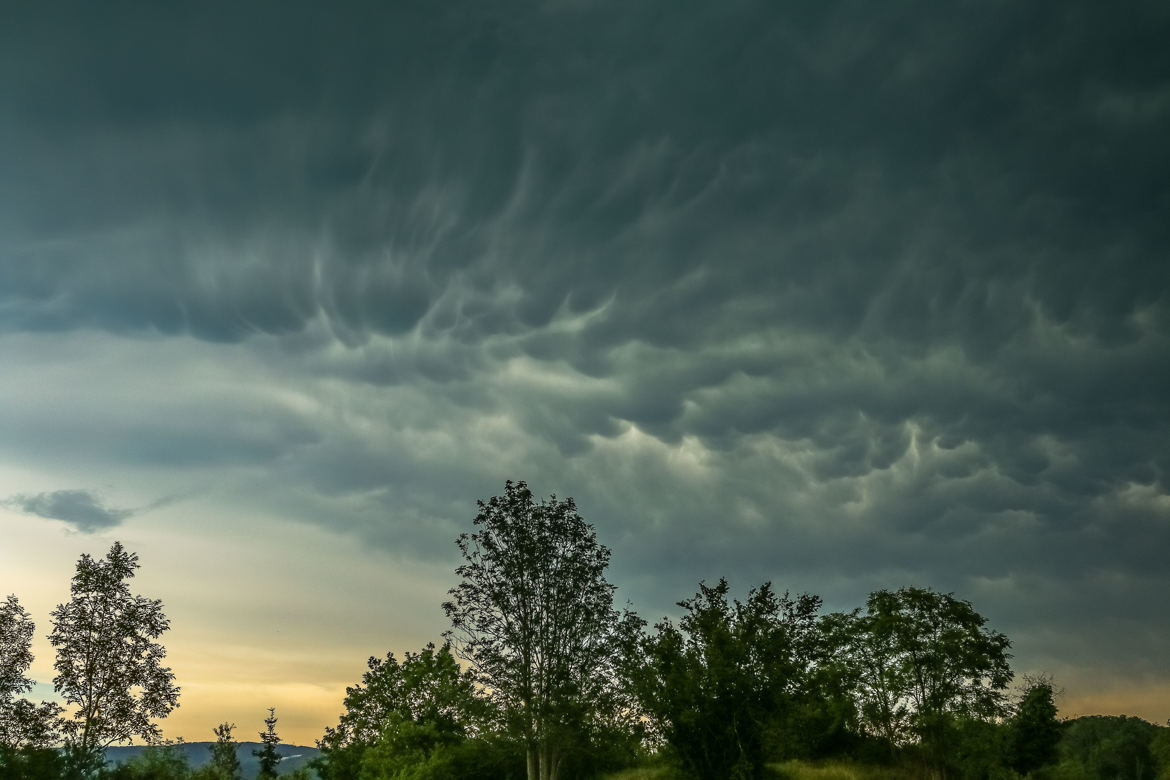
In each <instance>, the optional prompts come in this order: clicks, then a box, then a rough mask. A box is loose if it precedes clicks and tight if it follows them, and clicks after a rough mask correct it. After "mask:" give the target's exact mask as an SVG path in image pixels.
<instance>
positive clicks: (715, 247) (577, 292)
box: [0, 0, 1170, 719]
mask: <svg viewBox="0 0 1170 780" xmlns="http://www.w3.org/2000/svg"><path fill="white" fill-rule="evenodd" d="M4 14H5V16H6V21H5V23H3V24H0V51H2V52H4V54H3V55H0V56H2V58H3V59H2V60H0V106H2V107H3V110H0V148H2V149H4V150H5V151H4V153H3V154H2V155H0V359H3V361H4V365H5V369H4V373H3V375H0V392H2V393H3V395H2V396H0V399H3V400H0V458H2V459H3V460H0V462H7V463H10V464H13V467H14V468H15V467H16V465H17V464H19V467H20V468H21V469H26V470H32V471H34V472H37V473H42V474H45V475H47V476H46V480H48V479H49V477H51V476H54V475H57V474H58V473H59V474H60V478H61V479H66V478H71V479H77V476H76V475H91V478H92V479H94V480H99V481H101V483H102V484H106V483H113V484H116V485H118V486H119V487H120V488H123V489H125V490H127V491H130V492H131V493H133V492H135V491H138V492H141V493H142V494H143V495H144V496H147V497H146V498H144V499H143V501H148V500H149V498H148V496H149V494H151V492H152V491H154V490H157V489H162V490H167V491H177V492H183V491H190V490H196V491H200V492H201V493H202V494H204V495H207V496H213V497H215V498H216V500H217V501H221V502H222V503H223V505H224V506H230V507H232V511H233V512H238V513H239V514H240V515H241V516H244V517H246V516H247V514H248V513H249V512H252V511H255V512H258V513H263V514H265V515H268V516H272V515H275V516H280V517H283V518H286V519H287V522H288V523H289V524H290V525H289V527H290V528H293V527H295V524H305V525H307V526H313V527H320V528H323V529H325V530H326V531H327V532H329V533H336V534H338V535H343V536H353V537H356V538H358V539H360V540H362V542H363V543H364V544H368V545H370V546H371V547H373V548H374V549H379V550H383V551H385V554H386V555H388V556H401V557H405V558H412V559H421V560H429V561H435V562H440V563H441V562H451V561H452V560H453V557H454V554H455V553H454V546H453V545H452V544H451V540H452V539H453V538H454V535H455V534H457V533H458V532H459V531H461V530H465V528H466V527H467V525H468V523H469V522H470V519H471V517H472V516H473V514H474V501H475V499H476V498H483V497H486V496H488V495H490V494H492V493H496V492H499V490H501V489H502V486H503V481H504V479H506V478H511V479H526V480H527V481H528V482H529V484H530V485H531V487H532V488H533V489H534V491H536V492H538V493H544V494H547V493H551V492H554V491H555V492H557V493H558V494H560V495H572V496H574V497H575V498H576V499H577V502H578V504H579V506H580V507H581V508H582V511H583V513H584V514H585V515H586V518H587V519H588V520H590V521H591V522H593V523H595V524H596V525H597V526H598V528H599V532H600V535H601V538H602V540H603V541H605V542H607V543H608V544H610V545H611V546H613V547H614V551H615V554H614V559H613V560H614V572H613V579H614V581H615V582H617V583H618V584H620V585H621V586H622V588H623V594H626V595H628V596H629V597H630V598H633V599H634V600H635V602H636V603H637V605H638V606H639V608H640V609H644V611H645V612H647V613H648V614H649V615H651V616H656V615H657V614H661V613H662V612H665V611H669V610H671V609H672V607H671V605H672V604H673V603H674V602H675V601H676V600H677V599H679V598H682V597H684V596H686V595H688V594H689V593H690V592H693V589H694V587H695V584H696V583H697V581H698V580H699V579H700V578H702V577H706V578H709V579H710V578H714V577H718V576H721V575H726V574H730V573H734V574H735V578H736V579H737V580H738V581H737V582H736V583H735V584H736V585H739V586H742V587H744V588H746V587H748V586H750V585H753V584H756V583H757V582H759V581H761V580H763V579H772V580H775V581H776V582H777V584H778V585H779V586H781V587H784V588H792V589H793V590H808V591H813V592H817V593H821V594H822V595H824V596H825V597H826V599H827V600H828V602H829V604H830V605H831V606H833V607H841V608H844V607H851V606H855V605H857V604H859V603H861V602H862V601H863V600H864V597H865V594H866V593H867V592H868V591H869V590H871V589H874V588H877V587H898V586H901V585H906V584H920V585H932V586H934V587H936V588H939V589H943V590H954V591H955V592H957V593H958V594H959V595H960V596H963V597H965V598H970V599H972V600H973V601H974V602H975V604H976V607H977V608H979V609H980V610H981V611H982V612H984V613H985V614H987V615H988V616H989V617H990V618H991V619H992V622H993V624H995V625H996V627H997V628H1000V629H1001V630H1005V631H1006V632H1007V633H1009V635H1011V636H1013V638H1015V639H1016V641H1017V656H1018V661H1019V664H1020V666H1021V668H1022V669H1023V670H1025V671H1028V670H1037V671H1038V670H1041V669H1042V668H1048V669H1049V670H1053V669H1057V670H1059V672H1060V673H1061V674H1064V675H1065V676H1066V677H1067V678H1069V682H1068V683H1067V684H1066V687H1073V686H1074V682H1073V681H1074V680H1078V679H1079V680H1088V679H1089V678H1090V677H1091V676H1092V675H1091V673H1092V671H1093V670H1098V671H1099V670H1103V669H1109V670H1114V671H1115V672H1116V673H1117V674H1118V675H1121V676H1123V677H1124V676H1125V675H1130V677H1131V678H1133V679H1136V677H1134V675H1139V674H1144V673H1145V671H1142V670H1150V669H1154V667H1155V666H1156V663H1155V662H1154V661H1153V660H1152V659H1156V658H1159V657H1160V658H1165V657H1166V654H1167V653H1168V652H1170V617H1168V615H1167V612H1166V610H1165V608H1164V605H1165V603H1166V602H1167V600H1168V599H1170V581H1168V580H1167V579H1166V576H1165V571H1166V568H1165V560H1164V558H1165V555H1164V553H1165V551H1166V550H1170V485H1168V482H1167V480H1168V477H1167V474H1170V454H1168V452H1167V448H1166V446H1165V444H1166V442H1167V441H1168V440H1170V401H1168V399H1170V361H1168V360H1167V358H1166V356H1167V355H1170V263H1167V262H1166V256H1167V250H1168V248H1170V221H1168V220H1166V218H1165V215H1166V214H1167V213H1170V146H1168V145H1167V144H1166V143H1165V139H1166V137H1167V132H1168V131H1170V50H1168V49H1167V47H1166V46H1165V45H1164V41H1165V35H1166V34H1167V33H1168V32H1170V15H1168V12H1167V10H1166V7H1165V5H1164V4H1160V3H1155V2H1147V3H1137V4H1134V5H1131V6H1128V7H1127V10H1126V11H1125V13H1121V12H1119V11H1117V10H1115V9H1111V8H1107V7H1105V6H1103V5H1101V4H1095V3H1088V2H1074V3H1063V4H1059V5H1052V4H1047V5H1021V4H1018V3H1008V2H993V3H990V4H988V3H979V4H975V3H958V4H951V5H947V6H942V5H939V4H934V3H916V2H903V3H895V4H892V5H890V4H887V5H883V6H881V7H880V8H879V7H875V6H873V5H872V4H868V3H861V2H842V3H825V4H818V5H816V6H815V7H814V6H806V7H799V8H790V7H783V8H782V7H779V6H777V5H776V4H772V3H763V2H751V1H749V0H736V1H735V2H727V3H721V4H717V5H712V4H709V3H671V4H669V6H667V5H664V4H655V3H648V4H637V5H635V6H631V5H629V4H620V3H612V2H601V1H599V2H546V3H543V4H531V3H524V4H521V3H512V2H474V3H472V2H467V3H463V2H456V3H447V4H444V5H442V6H435V5H433V4H430V5H428V4H421V3H420V4H414V3H405V4H403V3H395V4H369V5H361V6H352V7H349V8H347V9H344V10H342V9H325V8H324V7H321V6H317V5H314V4H308V3H303V4H302V3H282V4H280V5H279V6H277V5H264V4H260V5H252V6H248V7H246V8H241V7H239V6H236V5H230V4H222V5H220V4H211V5H200V6H199V7H198V8H194V7H193V8H190V9H166V10H165V11H164V10H162V9H154V8H140V9H135V10H134V12H133V13H130V12H111V11H109V10H108V9H105V8H97V7H94V6H90V5H87V4H78V5H76V6H75V7H73V8H72V9H70V11H69V12H68V13H64V12H63V13H60V14H49V13H46V12H43V11H41V10H37V9H33V8H32V7H31V6H30V7H29V8H27V9H16V10H12V9H9V10H6V11H5V12H4ZM212 41H214V47H212V45H211V42H212ZM212 49H214V54H213V53H212ZM58 484H60V483H58ZM64 484H70V483H69V482H65V483H64ZM72 484H76V482H73V483H72ZM91 484H92V483H91ZM21 502H23V503H20V506H21V507H22V509H23V511H25V512H31V513H34V514H40V515H43V516H46V517H57V518H59V519H63V520H66V521H68V522H71V523H73V524H74V525H75V526H76V527H78V528H80V529H81V530H95V529H98V528H100V527H103V526H105V527H108V526H112V525H115V524H117V523H119V522H123V521H125V522H126V523H127V524H131V523H133V522H134V518H132V517H131V516H130V512H129V511H128V510H112V509H108V508H106V507H104V506H103V505H102V504H100V502H99V501H98V500H97V499H96V498H95V497H94V496H92V495H91V494H89V493H86V492H84V491H58V492H55V493H41V494H38V495H35V496H32V497H31V498H27V497H26V498H21ZM240 527H241V528H243V529H246V528H247V521H246V520H242V521H241V522H240ZM1106 624H1108V625H1110V626H1111V628H1110V630H1109V632H1108V635H1109V637H1110V638H1109V640H1108V642H1105V641H1104V640H1103V641H1102V644H1101V647H1100V648H1098V649H1093V647H1092V646H1091V643H1089V644H1085V643H1084V642H1083V641H1082V640H1083V637H1081V634H1082V633H1083V631H1084V630H1085V626H1086V625H1088V626H1101V625H1106ZM1061 648H1069V650H1068V653H1067V654H1066V655H1062V650H1061ZM1077 648H1080V649H1077ZM1150 673H1151V674H1155V672H1153V671H1151V672H1150ZM1156 674H1161V675H1163V676H1162V677H1161V678H1159V680H1160V684H1170V681H1168V680H1166V679H1165V678H1164V669H1163V670H1162V671H1160V672H1156ZM1149 715H1151V716H1156V717H1158V718H1161V719H1164V718H1165V717H1166V716H1167V715H1170V713H1167V712H1161V713H1149Z"/></svg>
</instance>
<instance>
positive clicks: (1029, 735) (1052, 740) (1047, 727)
mask: <svg viewBox="0 0 1170 780" xmlns="http://www.w3.org/2000/svg"><path fill="white" fill-rule="evenodd" d="M1055 696H1056V694H1055V692H1054V691H1053V689H1052V680H1050V679H1049V678H1047V677H1038V678H1034V679H1030V680H1028V687H1027V688H1026V689H1025V690H1024V693H1023V696H1021V697H1020V703H1019V705H1018V706H1017V707H1016V712H1015V714H1014V715H1012V718H1011V720H1010V721H1008V727H1009V735H1010V737H1009V740H1010V742H1009V745H1010V760H1011V767H1012V769H1014V770H1016V771H1017V772H1019V773H1020V774H1021V775H1026V774H1028V773H1029V772H1034V771H1035V770H1037V769H1039V768H1041V767H1043V766H1048V765H1049V764H1054V763H1056V758H1057V752H1056V749H1057V745H1059V744H1060V736H1061V733H1062V728H1061V725H1060V721H1058V720H1057V719H1056V701H1055Z"/></svg>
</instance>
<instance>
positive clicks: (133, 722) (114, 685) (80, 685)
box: [49, 542, 179, 763]
mask: <svg viewBox="0 0 1170 780" xmlns="http://www.w3.org/2000/svg"><path fill="white" fill-rule="evenodd" d="M138 568H139V566H138V556H137V555H135V554H133V553H128V552H126V550H125V549H123V547H122V545H121V543H119V542H115V543H114V544H113V546H112V547H110V551H109V553H107V554H106V557H105V559H104V560H94V559H93V558H91V557H90V556H89V555H82V556H81V559H80V560H79V561H78V562H77V572H76V574H74V576H73V582H72V584H71V586H70V595H71V598H70V601H69V602H68V603H66V604H58V605H57V608H56V609H55V610H53V612H52V613H51V614H52V618H53V631H52V633H51V634H50V635H49V641H50V642H52V644H53V646H54V647H55V648H56V649H57V661H56V664H55V668H56V670H57V676H56V677H55V678H53V686H54V688H55V689H56V690H57V692H58V693H59V694H61V697H62V698H63V699H64V700H65V702H66V704H67V705H70V706H74V707H76V710H75V712H74V713H73V717H72V719H69V720H66V721H65V722H64V723H63V730H64V732H65V739H66V743H67V745H68V747H69V748H70V751H71V753H73V754H74V755H75V756H76V757H77V758H78V759H79V760H80V761H81V762H82V763H87V762H91V761H95V760H97V758H98V756H99V754H100V751H101V750H102V749H104V748H105V747H107V746H109V745H112V744H114V743H116V742H128V741H130V739H131V738H132V737H135V736H138V737H141V738H142V739H144V740H146V741H147V742H152V741H156V740H157V739H158V738H159V737H160V735H161V732H160V729H159V727H158V725H157V724H155V723H154V719H156V718H163V717H166V715H167V714H168V713H169V712H170V711H171V710H173V709H174V708H175V707H176V706H178V699H179V688H178V686H176V685H175V683H174V677H175V676H174V674H172V672H171V670H170V668H169V667H166V666H163V665H162V662H163V660H164V659H165V658H166V649H165V648H164V647H163V646H162V644H160V643H159V642H158V641H157V640H158V638H159V637H160V636H162V634H163V632H165V631H166V630H167V629H168V628H169V627H170V621H168V620H167V618H166V616H165V615H164V614H163V611H162V602H161V601H158V600H155V599H148V598H144V597H142V596H135V595H133V594H132V593H131V592H130V586H129V583H128V580H130V578H132V577H133V576H134V572H135V570H137V569H138Z"/></svg>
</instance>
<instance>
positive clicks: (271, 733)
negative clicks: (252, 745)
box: [252, 707, 282, 780]
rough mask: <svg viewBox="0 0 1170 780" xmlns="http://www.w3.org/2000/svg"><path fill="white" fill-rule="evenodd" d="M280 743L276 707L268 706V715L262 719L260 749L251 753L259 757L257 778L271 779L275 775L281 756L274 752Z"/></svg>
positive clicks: (260, 779)
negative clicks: (262, 728) (277, 731)
mask: <svg viewBox="0 0 1170 780" xmlns="http://www.w3.org/2000/svg"><path fill="white" fill-rule="evenodd" d="M279 744H280V736H279V735H278V734H277V733H276V708H275V707H269V708H268V717H267V718H265V719H264V731H261V732H260V749H259V750H253V751H252V755H254V756H256V758H258V759H260V772H259V774H257V775H256V778H257V780H273V778H275V777H276V767H277V765H278V764H279V763H280V759H281V758H282V756H281V755H280V754H279V753H277V752H276V746H277V745H279Z"/></svg>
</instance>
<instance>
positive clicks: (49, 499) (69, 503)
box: [4, 490, 136, 534]
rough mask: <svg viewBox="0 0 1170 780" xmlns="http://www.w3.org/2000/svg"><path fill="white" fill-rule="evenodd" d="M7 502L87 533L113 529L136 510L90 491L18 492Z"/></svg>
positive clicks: (24, 510) (27, 511)
mask: <svg viewBox="0 0 1170 780" xmlns="http://www.w3.org/2000/svg"><path fill="white" fill-rule="evenodd" d="M4 503H5V504H7V505H8V506H11V507H14V508H16V509H19V510H20V511H22V512H25V513H27V514H30V515H38V516H40V517H47V518H49V519H50V520H61V521H63V522H65V523H68V524H69V525H71V526H73V527H74V528H76V529H77V530H78V531H81V532H82V533H86V534H92V533H96V532H97V531H101V530H104V529H106V528H113V527H114V526H116V525H118V524H119V523H121V522H122V521H123V520H125V519H126V518H128V517H130V516H132V515H133V514H134V513H135V511H136V510H134V509H116V508H114V507H110V506H105V505H104V504H103V503H102V501H101V499H100V498H99V497H98V496H97V495H95V494H94V493H91V492H90V491H88V490H54V491H52V492H51V493H37V494H36V495H35V496H23V495H16V496H12V497H11V498H9V499H8V500H7V501H5V502H4Z"/></svg>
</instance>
